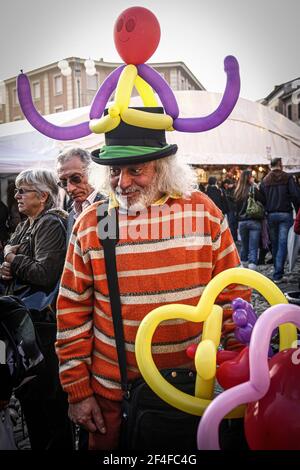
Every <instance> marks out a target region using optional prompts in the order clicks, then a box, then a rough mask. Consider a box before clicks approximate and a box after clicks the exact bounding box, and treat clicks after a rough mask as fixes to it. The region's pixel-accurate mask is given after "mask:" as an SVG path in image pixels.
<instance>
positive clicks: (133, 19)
mask: <svg viewBox="0 0 300 470" xmlns="http://www.w3.org/2000/svg"><path fill="white" fill-rule="evenodd" d="M159 40H160V26H159V22H158V20H157V18H156V16H155V15H154V14H153V13H152V12H151V11H150V10H148V9H147V8H143V7H132V8H127V10H124V11H123V12H122V13H121V14H120V15H119V16H118V18H117V21H116V23H115V26H114V41H115V46H116V48H117V51H118V53H119V54H120V56H121V57H122V59H123V60H124V62H125V63H126V64H134V65H136V64H143V63H144V62H146V61H147V60H148V59H149V58H150V57H151V56H152V54H154V52H155V51H156V49H157V46H158V44H159Z"/></svg>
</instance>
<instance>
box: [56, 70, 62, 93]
mask: <svg viewBox="0 0 300 470" xmlns="http://www.w3.org/2000/svg"><path fill="white" fill-rule="evenodd" d="M62 92H63V82H62V76H61V75H55V77H54V94H55V95H61V94H62Z"/></svg>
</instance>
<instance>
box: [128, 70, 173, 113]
mask: <svg viewBox="0 0 300 470" xmlns="http://www.w3.org/2000/svg"><path fill="white" fill-rule="evenodd" d="M137 68H138V73H139V75H140V77H142V78H143V79H144V80H145V81H146V82H147V83H149V85H151V86H152V88H153V89H154V90H155V91H156V93H157V94H158V96H159V98H160V101H161V103H162V105H163V107H164V108H165V112H166V114H168V115H169V116H171V117H172V118H173V119H176V118H177V117H178V115H179V108H178V104H177V101H176V98H175V96H174V93H173V91H172V90H171V88H170V87H169V84H168V83H167V82H166V80H165V79H164V78H162V76H161V75H160V74H159V73H158V72H156V70H154V69H153V68H152V67H150V66H149V65H146V64H141V65H138V66H137Z"/></svg>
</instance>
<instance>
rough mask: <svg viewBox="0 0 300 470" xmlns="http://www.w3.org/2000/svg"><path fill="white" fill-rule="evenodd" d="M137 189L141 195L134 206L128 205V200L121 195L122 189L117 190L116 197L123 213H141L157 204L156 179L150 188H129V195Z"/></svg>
mask: <svg viewBox="0 0 300 470" xmlns="http://www.w3.org/2000/svg"><path fill="white" fill-rule="evenodd" d="M135 189H138V190H139V191H140V195H139V197H138V199H137V200H135V201H134V202H133V203H132V204H129V205H128V202H129V201H128V198H127V197H126V196H124V195H122V194H120V191H121V190H120V188H119V187H117V188H116V190H115V196H116V199H117V201H118V203H119V207H120V210H121V211H122V212H130V213H135V212H141V211H143V210H146V209H147V207H149V206H151V204H152V203H153V202H155V200H156V197H157V194H158V191H157V184H156V178H155V180H154V181H153V182H152V184H151V185H150V186H148V187H147V188H140V187H138V186H134V187H131V188H129V190H128V193H130V192H132V191H134V190H135Z"/></svg>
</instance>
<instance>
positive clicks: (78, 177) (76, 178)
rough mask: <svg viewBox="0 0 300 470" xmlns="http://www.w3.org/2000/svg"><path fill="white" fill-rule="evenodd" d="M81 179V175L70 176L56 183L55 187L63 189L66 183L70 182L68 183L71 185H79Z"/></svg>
mask: <svg viewBox="0 0 300 470" xmlns="http://www.w3.org/2000/svg"><path fill="white" fill-rule="evenodd" d="M83 178H84V176H82V175H71V176H69V177H68V178H65V179H61V180H59V181H57V185H58V186H59V187H60V188H64V189H65V188H66V187H67V186H68V181H70V183H72V184H80V183H81V182H82V180H83Z"/></svg>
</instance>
